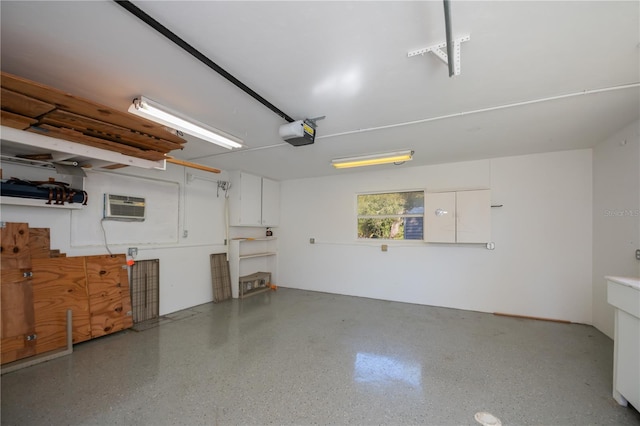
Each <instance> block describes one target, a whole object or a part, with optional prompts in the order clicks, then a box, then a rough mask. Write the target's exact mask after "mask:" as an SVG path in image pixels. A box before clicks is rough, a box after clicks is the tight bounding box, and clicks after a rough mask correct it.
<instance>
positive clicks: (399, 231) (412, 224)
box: [358, 191, 424, 240]
mask: <svg viewBox="0 0 640 426" xmlns="http://www.w3.org/2000/svg"><path fill="white" fill-rule="evenodd" d="M423 219H424V191H410V192H386V193H379V194H361V195H358V238H365V239H366V238H382V239H385V240H422V239H423V238H422V235H423V232H422V228H423V222H424V221H423Z"/></svg>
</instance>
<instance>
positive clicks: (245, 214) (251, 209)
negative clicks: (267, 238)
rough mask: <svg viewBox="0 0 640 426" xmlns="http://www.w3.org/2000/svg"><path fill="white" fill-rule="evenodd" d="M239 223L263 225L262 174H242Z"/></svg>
mask: <svg viewBox="0 0 640 426" xmlns="http://www.w3.org/2000/svg"><path fill="white" fill-rule="evenodd" d="M239 224H240V225H246V226H262V178H261V177H260V176H254V175H250V174H248V173H241V174H240V217H239Z"/></svg>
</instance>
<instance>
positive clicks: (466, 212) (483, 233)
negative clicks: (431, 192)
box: [456, 189, 491, 243]
mask: <svg viewBox="0 0 640 426" xmlns="http://www.w3.org/2000/svg"><path fill="white" fill-rule="evenodd" d="M456 220H457V222H456V242H458V243H487V242H489V241H491V191H489V190H488V189H483V190H478V191H459V192H456Z"/></svg>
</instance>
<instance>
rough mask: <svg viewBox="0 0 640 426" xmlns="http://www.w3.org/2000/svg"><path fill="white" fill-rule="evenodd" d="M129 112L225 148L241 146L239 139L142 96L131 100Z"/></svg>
mask: <svg viewBox="0 0 640 426" xmlns="http://www.w3.org/2000/svg"><path fill="white" fill-rule="evenodd" d="M129 112H130V113H132V114H135V115H138V116H140V117H143V118H146V119H147V120H151V121H155V122H156V123H159V124H163V125H165V126H167V127H170V128H172V129H175V130H179V131H181V132H184V133H187V134H189V135H191V136H195V137H197V138H200V139H203V140H205V141H207V142H211V143H214V144H216V145H220V146H221V147H224V148H227V149H232V148H242V143H241V141H240V140H239V139H237V138H234V137H233V136H231V135H228V134H226V133H224V132H222V131H221V130H218V129H214V128H213V127H209V126H207V125H206V124H203V123H200V122H198V121H196V120H193V119H191V118H186V117H184V116H182V115H181V114H180V113H178V112H176V111H173V110H172V109H170V108H167V107H165V106H162V105H160V104H158V103H156V102H154V101H152V100H150V99H148V98H145V97H144V96H140V97H139V98H135V99H134V100H133V103H132V104H131V106H130V107H129Z"/></svg>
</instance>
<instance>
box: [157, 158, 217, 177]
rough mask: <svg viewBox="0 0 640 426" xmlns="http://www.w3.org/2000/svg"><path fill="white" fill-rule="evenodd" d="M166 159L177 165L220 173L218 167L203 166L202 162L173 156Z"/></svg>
mask: <svg viewBox="0 0 640 426" xmlns="http://www.w3.org/2000/svg"><path fill="white" fill-rule="evenodd" d="M166 160H167V163H173V164H177V165H179V166H184V167H190V168H192V169H198V170H202V171H205V172H210V173H220V169H215V168H213V167H209V166H203V165H202V164H197V163H192V162H190V161H185V160H178V159H177V158H173V157H166Z"/></svg>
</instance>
